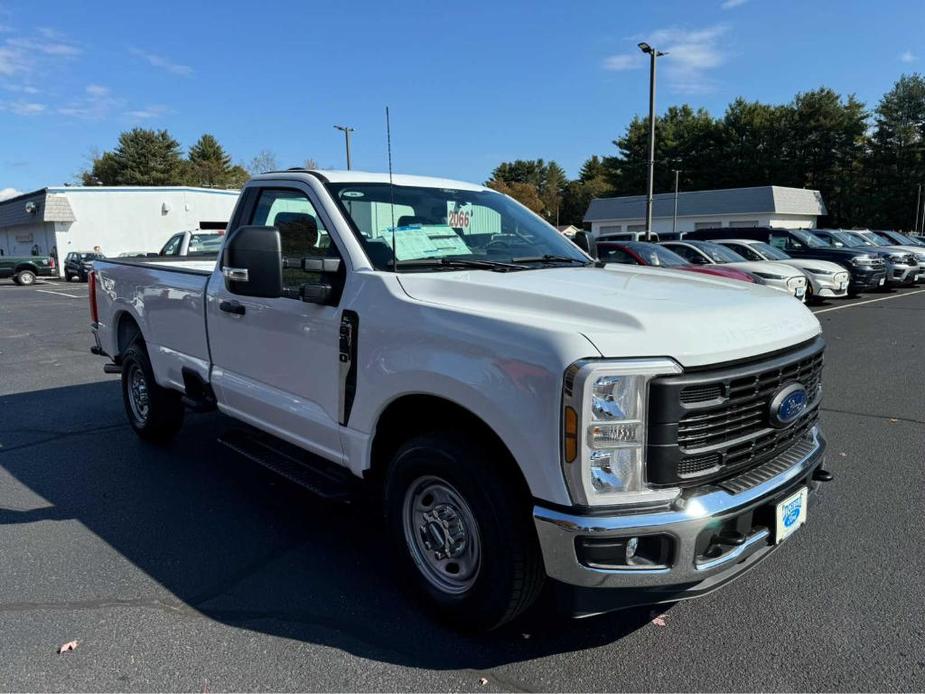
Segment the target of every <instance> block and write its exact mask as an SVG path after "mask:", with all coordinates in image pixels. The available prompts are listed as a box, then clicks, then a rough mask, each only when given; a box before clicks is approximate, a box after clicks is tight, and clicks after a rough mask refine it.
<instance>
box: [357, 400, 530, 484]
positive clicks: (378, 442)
mask: <svg viewBox="0 0 925 694" xmlns="http://www.w3.org/2000/svg"><path fill="white" fill-rule="evenodd" d="M446 430H452V431H462V432H465V433H466V434H467V435H470V436H473V437H477V440H478V441H479V442H480V443H483V444H485V445H486V446H487V447H489V448H491V449H493V450H495V451H496V452H497V454H498V455H497V463H498V464H499V465H503V466H505V467H506V468H507V471H508V472H509V473H511V477H512V479H514V481H515V483H516V484H517V485H518V487H520V489H521V491H522V492H523V494H524V495H525V498H528V499H529V498H530V497H531V494H530V487H529V485H528V484H527V480H526V479H525V478H524V476H523V473H522V472H521V470H520V467H519V466H518V465H517V462H516V460H515V459H514V456H513V455H512V454H511V452H510V450H509V449H508V447H507V446H506V445H505V444H504V442H503V441H502V440H501V438H500V437H499V436H498V435H497V434H496V433H495V432H494V430H493V429H492V428H491V427H490V426H489V425H488V424H486V423H485V421H483V420H482V419H481V418H480V417H479V416H478V415H476V414H474V413H472V412H470V411H469V410H467V409H466V408H465V407H462V406H461V405H457V404H456V403H454V402H450V401H449V400H444V399H443V398H440V397H437V396H435V395H405V396H403V397H401V398H398V399H397V400H395V401H393V402H392V403H390V404H389V406H388V407H386V409H385V411H384V412H383V413H382V414H381V415H380V416H379V420H378V421H377V422H376V430H375V433H374V435H373V444H372V452H371V456H370V457H371V460H370V467H369V470H368V471H367V472H366V477H367V478H368V479H370V480H371V481H373V482H374V483H376V484H381V483H382V482H383V481H384V480H385V475H386V472H387V471H388V467H389V462H390V461H391V460H392V456H393V455H394V453H395V451H397V450H398V448H399V447H400V446H401V445H402V444H403V443H405V441H407V440H408V439H410V438H411V437H413V436H418V435H420V434H426V433H429V432H434V431H446Z"/></svg>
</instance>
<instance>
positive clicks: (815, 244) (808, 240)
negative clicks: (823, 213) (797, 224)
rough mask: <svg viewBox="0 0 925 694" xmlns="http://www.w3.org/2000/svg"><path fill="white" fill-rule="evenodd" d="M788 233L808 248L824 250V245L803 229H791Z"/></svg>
mask: <svg viewBox="0 0 925 694" xmlns="http://www.w3.org/2000/svg"><path fill="white" fill-rule="evenodd" d="M790 233H791V234H793V235H794V236H796V237H797V238H798V239H800V241H802V242H803V243H804V244H805V245H806V246H808V247H809V248H825V247H826V244H825V243H823V242H822V241H820V240H819V239H818V238H816V237H815V236H813V235H812V234H811V233H809V232H808V231H804V230H803V229H791V230H790Z"/></svg>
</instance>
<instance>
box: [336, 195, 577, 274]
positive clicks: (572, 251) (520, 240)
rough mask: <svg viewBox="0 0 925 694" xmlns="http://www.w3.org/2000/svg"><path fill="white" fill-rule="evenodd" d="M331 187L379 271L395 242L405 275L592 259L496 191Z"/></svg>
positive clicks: (388, 262)
mask: <svg viewBox="0 0 925 694" xmlns="http://www.w3.org/2000/svg"><path fill="white" fill-rule="evenodd" d="M328 189H329V190H330V191H331V193H332V195H333V196H334V197H335V198H336V199H337V200H338V201H339V202H340V204H341V205H342V206H343V209H344V211H345V212H346V214H347V216H348V217H349V218H350V219H351V220H352V221H353V225H354V227H356V230H357V231H358V232H359V236H360V241H361V243H362V244H363V246H364V247H365V250H366V254H367V256H369V260H370V262H371V263H372V264H373V267H375V268H376V269H377V270H391V269H392V268H393V264H392V263H393V257H392V255H393V245H394V246H397V249H396V251H395V256H396V257H395V260H397V269H398V270H405V271H407V270H413V271H417V272H420V271H434V270H446V269H458V268H459V265H460V263H461V262H466V261H478V262H481V263H485V267H484V269H490V266H491V265H492V264H495V263H508V264H515V263H524V262H529V261H536V262H539V263H541V264H542V265H549V264H555V263H557V262H565V263H580V264H586V263H590V262H591V261H590V260H589V259H588V258H587V257H586V256H585V255H584V254H583V253H582V252H581V251H580V250H579V249H578V247H577V246H575V244H573V243H572V242H571V241H569V240H568V239H566V238H565V237H563V236H562V234H560V233H559V232H558V231H556V229H555V228H554V227H552V226H550V225H548V224H546V223H545V222H544V221H543V220H541V219H540V218H539V217H537V216H536V215H534V214H533V213H532V212H530V211H529V210H527V209H526V208H525V207H523V206H521V205H519V204H518V203H516V202H514V201H513V200H511V199H510V198H508V197H507V196H505V195H501V194H500V193H495V192H494V191H484V190H475V191H472V190H454V189H452V188H432V187H425V186H394V187H392V186H389V184H388V183H329V184H328ZM393 201H394V203H393ZM393 220H394V221H393ZM393 227H394V229H393ZM428 261H429V262H428ZM451 261H453V262H451ZM455 261H460V263H457V262H455ZM403 264H404V265H405V266H404V267H402V265H403ZM473 265H474V263H473ZM542 265H539V266H537V265H533V266H529V267H531V268H535V267H541V266H542ZM496 267H498V266H496ZM507 269H519V270H522V269H528V266H522V267H520V266H519V267H516V268H507Z"/></svg>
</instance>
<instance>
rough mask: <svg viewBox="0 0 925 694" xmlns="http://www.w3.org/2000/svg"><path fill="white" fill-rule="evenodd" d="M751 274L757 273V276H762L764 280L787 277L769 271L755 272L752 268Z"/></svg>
mask: <svg viewBox="0 0 925 694" xmlns="http://www.w3.org/2000/svg"><path fill="white" fill-rule="evenodd" d="M752 274H753V275H758V277H762V278H764V279H766V280H783V279H787V278H786V277H784V276H783V275H775V274H773V273H771V272H755V271H754V270H752Z"/></svg>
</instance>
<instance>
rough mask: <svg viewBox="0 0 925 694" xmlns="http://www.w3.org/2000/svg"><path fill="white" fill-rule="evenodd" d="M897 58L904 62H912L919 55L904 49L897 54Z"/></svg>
mask: <svg viewBox="0 0 925 694" xmlns="http://www.w3.org/2000/svg"><path fill="white" fill-rule="evenodd" d="M899 59H900V60H901V61H902V62H904V63H914V62H915V61H916V60H918V59H919V57H918V56H917V55H916V54H915V53H913V52H912V51H905V52H903V53H902V54H901V55H900V56H899Z"/></svg>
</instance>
